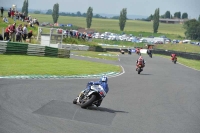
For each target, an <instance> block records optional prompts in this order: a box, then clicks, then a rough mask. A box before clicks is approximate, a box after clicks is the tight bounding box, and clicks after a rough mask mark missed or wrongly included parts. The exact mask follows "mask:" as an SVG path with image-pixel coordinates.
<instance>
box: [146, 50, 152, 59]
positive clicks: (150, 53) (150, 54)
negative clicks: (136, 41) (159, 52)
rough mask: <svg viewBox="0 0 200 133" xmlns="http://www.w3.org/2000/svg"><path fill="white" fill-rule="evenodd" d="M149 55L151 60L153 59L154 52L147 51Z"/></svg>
mask: <svg viewBox="0 0 200 133" xmlns="http://www.w3.org/2000/svg"><path fill="white" fill-rule="evenodd" d="M147 54H148V55H149V57H150V58H152V52H151V51H149V50H148V51H147Z"/></svg>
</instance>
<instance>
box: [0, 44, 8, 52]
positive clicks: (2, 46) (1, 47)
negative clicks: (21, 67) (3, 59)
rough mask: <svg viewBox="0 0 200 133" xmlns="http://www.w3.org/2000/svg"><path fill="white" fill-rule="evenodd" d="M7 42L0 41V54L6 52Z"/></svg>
mask: <svg viewBox="0 0 200 133" xmlns="http://www.w3.org/2000/svg"><path fill="white" fill-rule="evenodd" d="M6 47H7V42H5V41H1V42H0V54H3V53H5V52H6Z"/></svg>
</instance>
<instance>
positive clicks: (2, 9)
mask: <svg viewBox="0 0 200 133" xmlns="http://www.w3.org/2000/svg"><path fill="white" fill-rule="evenodd" d="M3 12H4V8H3V7H1V17H3Z"/></svg>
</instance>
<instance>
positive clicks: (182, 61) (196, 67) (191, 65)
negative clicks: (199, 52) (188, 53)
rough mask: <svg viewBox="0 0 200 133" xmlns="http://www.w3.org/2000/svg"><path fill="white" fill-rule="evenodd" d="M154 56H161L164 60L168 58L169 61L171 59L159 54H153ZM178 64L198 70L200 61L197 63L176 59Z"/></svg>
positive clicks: (196, 61)
mask: <svg viewBox="0 0 200 133" xmlns="http://www.w3.org/2000/svg"><path fill="white" fill-rule="evenodd" d="M154 55H156V56H162V57H164V58H168V59H169V60H171V57H169V56H166V55H160V54H154ZM178 62H179V63H181V64H183V65H186V66H188V67H191V68H194V69H197V70H200V61H198V60H190V59H185V58H181V57H178Z"/></svg>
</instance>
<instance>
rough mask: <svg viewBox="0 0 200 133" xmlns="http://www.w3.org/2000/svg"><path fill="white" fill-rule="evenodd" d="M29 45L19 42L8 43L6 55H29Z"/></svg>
mask: <svg viewBox="0 0 200 133" xmlns="http://www.w3.org/2000/svg"><path fill="white" fill-rule="evenodd" d="M27 49H28V44H26V43H19V42H7V47H6V53H8V54H27Z"/></svg>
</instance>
